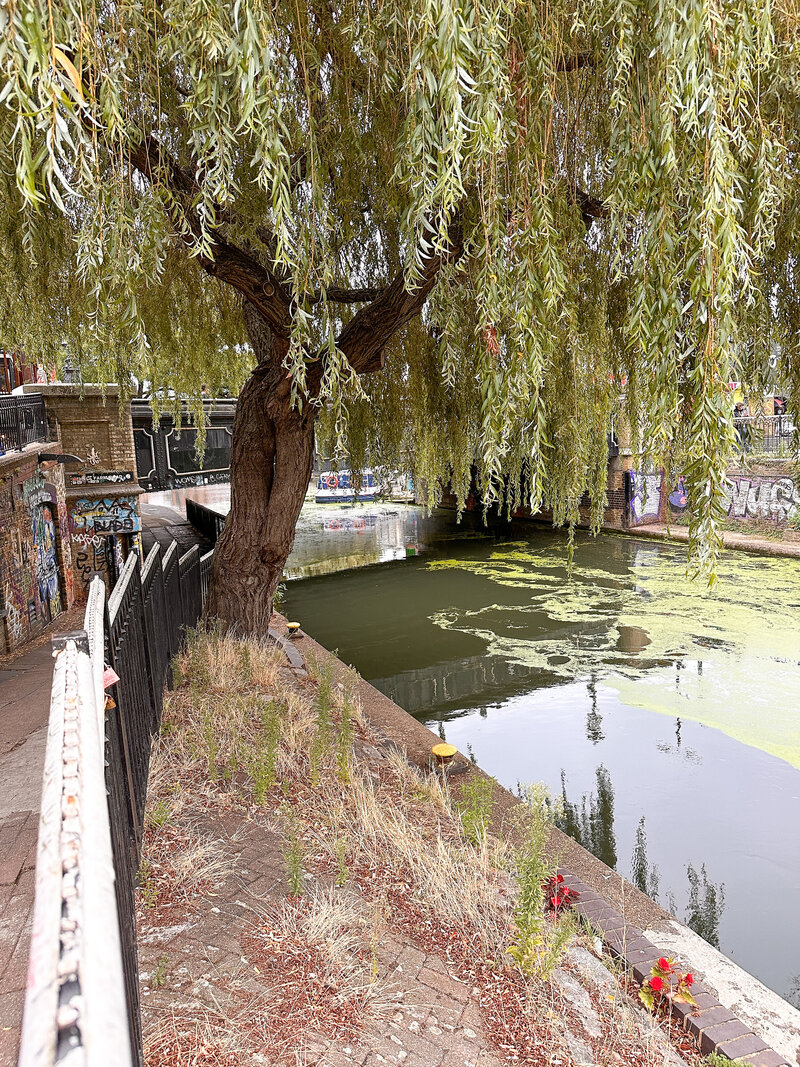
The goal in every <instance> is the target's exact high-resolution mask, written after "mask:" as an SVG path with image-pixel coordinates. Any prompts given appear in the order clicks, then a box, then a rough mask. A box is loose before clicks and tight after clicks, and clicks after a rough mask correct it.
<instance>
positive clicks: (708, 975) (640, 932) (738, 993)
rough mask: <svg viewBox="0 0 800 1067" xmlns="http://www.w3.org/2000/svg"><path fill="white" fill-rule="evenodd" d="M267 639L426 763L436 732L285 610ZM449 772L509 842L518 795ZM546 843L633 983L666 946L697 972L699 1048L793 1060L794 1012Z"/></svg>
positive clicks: (642, 903) (627, 892)
mask: <svg viewBox="0 0 800 1067" xmlns="http://www.w3.org/2000/svg"><path fill="white" fill-rule="evenodd" d="M269 638H270V640H272V641H274V642H275V643H276V644H278V645H279V646H280V647H281V648H282V649H283V651H284V653H285V655H286V657H287V659H288V661H289V664H290V666H291V667H292V668H293V669H294V670H295V671H304V670H305V659H306V657H308V656H311V657H314V658H316V660H317V661H319V662H324V661H326V660H327V661H329V663H330V664H331V665H332V667H333V671H334V675H335V676H337V677H339V678H340V679H342V680H343V679H344V678H345V677H348V678H349V679H350V680H351V681H352V680H353V676H354V675H355V679H356V691H357V693H358V696H359V698H360V700H361V704H362V708H363V712H364V715H365V717H366V718H367V719H368V721H369V722H370V724H371V725H372V727H373V729H374V731H375V743H376V745H378V746H379V747H384V748H392V747H396V748H398V749H400V750H401V751H402V752H403V753H404V755H405V756H406V758H407V759H409V760H410V762H412V763H414V764H416V765H417V766H418V767H420V768H421V769H425V770H429V769H430V766H431V762H430V761H431V754H430V753H431V747H432V746H433V745H434V744H436V743H437V742H438V741H440V740H441V738H439V737H438V735H436V734H434V733H433V732H432V731H431V730H429V729H428V728H427V727H426V726H423V725H422V723H420V722H418V721H417V720H416V719H415V718H414V717H413V716H412V715H410V714H409V713H408V712H407V711H405V710H404V709H403V708H401V707H400V706H399V705H397V704H395V703H394V702H393V701H392V700H390V699H389V698H388V697H387V696H385V695H384V694H383V693H381V692H380V691H379V690H377V689H375V688H374V686H372V685H370V684H369V683H368V682H365V681H364V680H363V679H362V678H360V677H359V676H358V675H357V674H355V672H354V671H352V670H351V668H350V667H348V666H347V665H346V664H344V663H343V662H342V661H341V660H339V659H338V658H337V657H336V656H335V655H334V654H333V653H331V652H329V651H328V649H326V648H324V647H323V646H322V645H320V644H319V643H318V642H316V641H314V640H313V639H312V638H310V637H308V635H306V634H305V633H304V632H303V631H302V630H301V631H299V633H298V634H297V636H295V637H293V638H291V639H290V638H289V637H287V629H286V620H285V619H284V618H283V617H282V616H280V615H273V618H272V625H271V626H270V629H269ZM452 770H453V771H454V773H456V774H459V773H460V774H463V775H465V777H466V776H470V775H471V776H478V777H482V778H486V779H487V780H490V781H491V782H492V786H493V790H494V800H495V805H494V812H493V816H492V831H493V832H494V833H497V834H498V835H502V836H504V837H505V838H506V839H508V840H511V841H512V842H513V837H514V831H513V830H512V829H510V825H511V823H512V820H511V819H510V818H509V815H510V814H511V813H512V812H513V810H514V809H515V808H517V807H518V805H519V804H521V803H522V801H521V800H520V799H519V798H518V797H516V796H514V795H513V794H512V793H510V792H509V791H508V790H507V789H505V788H503V786H501V785H499V784H498V783H497V782H496V781H495V780H494V779H490V778H489V776H488V775H487V774H485V772H483V771H482V770H481V769H480V768H479V767H477V766H475V765H474V764H473V763H471V762H470V761H469V760H467V759H466V758H465V757H461V759H460V762H457V763H456V764H455V765H454V767H453V768H452ZM550 847H551V849H552V851H553V853H554V854H555V855H556V856H557V857H558V860H559V872H560V873H561V874H562V875H563V876H564V880H565V884H566V885H568V886H569V887H570V888H571V889H574V890H576V891H577V892H578V893H579V898H578V901H577V904H576V908H575V910H576V912H577V914H578V915H579V917H580V918H581V919H582V920H583V922H584V923H586V924H587V925H588V926H589V927H590V928H591V929H592V930H594V931H595V932H596V933H597V935H598V936H599V937H600V938H601V939H602V941H603V944H604V946H605V948H606V949H607V951H608V952H609V954H610V955H611V956H612V957H613V958H614V959H616V960H618V961H620V962H622V963H623V964H624V965H625V967H626V968H627V970H628V971H629V972H631V973H632V974H633V977H634V979H635V980H636V981H637V982H639V983H640V982H641V981H642V980H643V979H644V978H645V977H646V976H647V975H648V974H650V968H651V967H652V965H653V964H654V963H655V962H656V960H657V959H659V957H661V956H663V955H665V954H672V955H680V957H681V959H682V963H683V965H685V966H687V967H688V968H689V969H691V970H692V971H693V972H694V973H695V974H696V975H698V976H699V977H697V979H696V981H695V984H694V986H693V992H694V993H695V999H696V1000H697V1007H696V1008H692V1007H691V1006H690V1005H687V1004H675V1005H673V1007H672V1014H673V1018H674V1019H675V1021H677V1022H678V1023H679V1024H680V1025H681V1026H683V1028H684V1029H685V1030H686V1031H687V1032H688V1033H689V1034H691V1035H692V1036H693V1037H694V1038H695V1040H696V1041H697V1045H698V1048H699V1050H700V1052H701V1054H702V1055H704V1056H707V1055H709V1054H711V1053H716V1054H717V1055H719V1056H722V1057H724V1058H727V1059H730V1060H736V1061H737V1062H741V1063H743V1064H748V1065H750V1067H800V1011H798V1010H797V1009H796V1008H793V1007H792V1006H791V1005H790V1004H788V1003H787V1002H786V1001H784V1000H783V999H782V998H781V997H779V996H778V995H777V994H776V993H773V992H772V991H771V990H769V989H767V988H766V987H765V986H763V985H762V983H760V982H759V981H758V980H757V979H756V978H754V977H753V976H752V975H749V974H748V973H747V972H746V971H744V970H742V969H741V968H739V967H738V966H737V965H736V964H735V963H733V961H731V960H729V959H728V958H727V957H725V956H723V955H722V954H721V953H719V952H717V951H716V950H715V949H712V948H711V947H710V946H708V945H706V943H705V942H702V940H701V939H700V938H699V937H698V936H697V935H696V934H693V933H692V932H691V931H690V930H689V929H688V928H687V927H684V926H683V925H682V924H681V923H679V922H678V921H677V920H676V919H675V918H674V916H672V915H670V914H669V912H667V911H665V910H664V909H663V908H661V907H660V906H659V905H658V904H656V903H655V902H654V901H652V900H650V898H649V897H647V896H645V894H644V893H642V892H641V891H640V890H638V889H637V888H636V887H635V886H634V885H632V884H631V883H630V882H628V881H626V880H625V879H624V878H622V877H620V875H618V874H617V873H616V872H615V871H612V870H611V869H610V868H609V867H607V866H606V865H605V864H604V863H602V862H601V861H600V860H598V859H597V858H596V857H595V856H593V855H592V854H591V853H589V852H587V850H586V849H584V848H583V847H582V846H581V845H579V844H578V843H577V842H576V841H574V840H572V838H569V837H567V836H566V835H565V834H563V833H562V832H561V831H560V830H558V829H556V828H554V829H553V831H552V835H551V842H550ZM648 935H649V936H648ZM687 946H688V948H689V950H690V951H692V949H694V951H693V952H692V957H693V958H687V952H686V948H687ZM723 971H724V972H726V976H725V977H724V978H723V977H721V976H722V972H723ZM714 983H716V986H715V984H714ZM726 991H727V994H728V995H726ZM723 1000H728V1001H729V1002H730V1003H731V1004H732V1007H730V1008H729V1007H727V1006H726V1005H725V1004H724V1003H723Z"/></svg>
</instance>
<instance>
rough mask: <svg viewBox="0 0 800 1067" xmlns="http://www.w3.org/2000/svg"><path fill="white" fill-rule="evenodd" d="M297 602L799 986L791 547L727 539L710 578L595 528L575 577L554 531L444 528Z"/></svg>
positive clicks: (706, 926)
mask: <svg viewBox="0 0 800 1067" xmlns="http://www.w3.org/2000/svg"><path fill="white" fill-rule="evenodd" d="M328 536H331V535H329V534H328V533H324V532H321V531H320V532H318V537H319V538H320V539H321V538H322V537H328ZM336 536H338V535H336ZM447 536H450V534H449V533H448V535H447ZM776 604H780V612H781V615H780V625H776V617H777V616H776ZM287 605H288V608H287V610H289V611H290V612H291V614H292V615H294V617H296V618H298V619H301V620H302V622H303V626H304V628H305V629H307V630H308V632H310V633H311V634H313V635H314V636H316V637H318V638H319V640H321V641H322V643H323V644H327V645H328V646H329V647H331V648H338V649H339V652H340V655H341V656H342V658H343V659H345V660H346V661H347V662H350V663H353V664H354V665H355V666H356V668H357V669H358V670H359V671H360V672H361V673H362V674H363V675H364V677H365V678H367V679H368V680H369V681H371V682H372V683H373V684H374V685H376V686H377V687H378V688H379V689H381V690H382V691H383V692H385V693H387V694H388V695H389V696H391V697H392V698H393V699H395V700H396V701H397V702H398V703H399V704H401V705H402V706H404V707H406V708H408V710H410V711H412V712H414V713H415V714H416V715H417V716H418V718H420V719H421V720H422V721H423V722H425V723H427V724H429V725H431V727H432V728H433V729H434V730H436V731H438V732H439V734H440V736H443V737H444V736H445V735H446V738H447V740H448V741H450V742H452V743H453V744H455V745H456V746H457V747H458V748H459V749H460V750H461V751H462V752H465V753H467V754H468V755H469V756H470V758H477V760H478V761H479V763H480V765H481V767H482V768H483V769H484V770H485V771H487V772H488V773H489V774H492V775H493V776H494V777H496V778H497V779H498V781H500V782H502V783H503V784H504V785H506V786H508V787H511V788H513V787H514V786H515V783H517V782H522V783H529V782H542V783H544V784H545V785H546V787H547V788H548V789H549V790H550V792H551V794H552V795H553V796H555V797H556V798H557V799H558V798H559V796H560V800H561V803H562V805H563V815H562V820H563V821H562V825H563V827H564V828H565V829H567V830H568V831H569V832H571V833H572V834H573V836H575V837H576V838H577V839H578V840H579V841H581V843H582V844H584V845H586V846H587V847H589V848H590V849H592V851H594V852H596V854H597V855H599V856H600V857H601V858H602V859H604V860H605V861H606V862H607V863H609V864H610V865H612V866H617V867H618V868H619V870H620V873H621V874H623V875H625V876H627V877H629V878H631V879H632V880H633V881H634V882H635V884H636V885H637V886H639V888H641V889H643V890H644V891H645V892H647V893H648V894H651V895H653V896H659V897H660V899H661V901H662V902H666V904H667V906H668V907H670V909H671V910H672V911H673V912H674V913H675V914H676V915H678V916H679V917H681V918H685V920H686V921H688V922H689V924H690V925H692V926H693V927H694V928H695V929H697V930H698V932H699V933H701V935H702V936H708V937H709V938H711V939H716V941H717V942H718V943H719V946H720V948H721V949H722V951H724V952H726V953H728V954H729V955H733V956H734V957H735V958H736V960H737V961H738V962H740V963H741V964H742V965H743V966H744V967H746V968H747V969H748V970H750V971H751V972H752V973H754V974H756V975H757V976H758V977H759V978H761V979H762V981H764V982H766V983H767V984H768V985H771V986H772V988H774V989H776V990H777V991H778V992H779V993H784V992H785V991H786V989H787V988H788V986H789V984H790V981H791V979H792V977H793V976H794V975H795V974H796V972H797V961H796V958H795V957H796V953H795V951H794V949H793V945H796V944H797V943H798V939H800V838H799V837H798V835H797V832H796V828H797V826H798V825H800V770H798V768H800V730H798V719H797V711H796V694H797V692H798V691H800V665H798V662H797V660H798V656H797V636H796V635H797V633H798V632H799V631H800V570H798V568H797V567H796V564H794V563H793V562H792V561H788V560H772V559H764V558H757V557H748V556H744V555H739V556H729V557H726V559H725V561H724V565H723V567H722V571H721V577H720V582H719V585H718V587H717V589H716V591H715V592H714V594H713V595H709V594H708V593H707V590H705V589H704V588H701V587H700V585H697V584H696V585H692V583H690V582H688V581H687V579H686V575H685V556H684V553H683V550H681V549H676V548H674V547H672V546H664V545H657V544H648V545H641V544H640V543H637V542H636V541H633V540H630V539H622V538H614V537H604V538H598V539H597V541H589V540H588V539H587V540H583V539H581V538H579V539H578V543H577V547H576V553H575V574H574V576H573V578H572V580H568V579H567V577H566V546H565V543H564V541H563V539H561V538H560V537H558V536H557V535H551V534H531V535H530V536H528V537H527V538H525V539H523V538H521V537H520V538H519V539H518V540H515V541H512V542H502V543H500V542H498V541H496V540H493V539H491V538H483V539H480V540H479V539H475V538H472V539H465V540H464V541H459V540H457V539H455V540H453V539H451V540H448V541H447V542H442V541H441V540H436V539H435V538H434V539H432V540H431V541H430V542H429V548H428V553H427V555H425V556H423V557H421V558H419V559H416V558H413V559H408V560H404V561H403V562H402V563H398V564H389V565H388V566H384V567H378V568H361V569H360V570H357V571H353V572H352V573H348V574H339V575H333V576H331V577H326V578H320V579H318V580H313V581H310V582H299V583H298V582H292V583H289V586H288V591H287ZM343 613H346V625H342V619H343ZM743 741H744V742H746V743H742V742H743ZM778 756H782V757H783V759H781V758H777V757H778ZM784 760H788V761H791V764H794V766H792V765H791V764H790V762H784ZM561 768H563V769H564V776H563V778H562V776H561V774H560V771H561ZM612 784H613V787H612ZM689 827H691V833H689V832H688V830H689ZM703 865H705V867H704V866H703ZM763 885H769V886H770V893H771V894H772V895H773V896H774V897H775V898H776V899H780V901H781V913H780V915H778V913H777V911H776V910H775V909H767V908H764V907H763V900H762V896H763V893H762V891H761V888H760V887H762V886H763ZM779 925H780V928H781V931H782V934H783V935H785V936H779V937H776V929H777V928H778V926H779Z"/></svg>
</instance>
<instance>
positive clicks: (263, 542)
mask: <svg viewBox="0 0 800 1067" xmlns="http://www.w3.org/2000/svg"><path fill="white" fill-rule="evenodd" d="M245 322H246V324H247V329H248V333H249V335H250V341H251V343H252V346H253V352H254V354H255V356H256V360H257V364H256V367H255V369H254V370H253V373H252V374H251V375H250V377H249V378H248V380H247V382H246V383H245V386H244V388H243V389H242V391H241V393H240V394H239V402H238V405H237V408H236V418H235V420H234V423H233V441H232V444H231V509H230V512H229V513H228V518H227V520H226V522H225V529H224V530H223V532H222V536H221V537H220V539H219V541H218V542H217V547H216V551H215V552H214V564H213V568H212V572H211V589H210V598H209V604H208V613H209V615H211V616H216V617H217V618H219V619H220V620H221V621H222V623H223V624H224V625H225V626H226V627H228V628H229V629H232V630H235V631H237V632H240V633H249V634H256V635H261V634H266V631H267V626H268V624H269V617H270V614H271V612H272V598H273V594H274V593H275V589H276V588H277V585H278V582H279V581H280V578H281V574H282V573H283V566H284V564H285V562H286V559H287V557H288V556H289V553H290V552H291V551H292V546H293V544H294V532H295V526H296V524H297V519H298V516H299V514H300V509H301V508H302V506H303V500H304V499H305V495H306V490H307V489H308V483H309V479H310V478H311V469H312V465H313V459H314V419H315V408H314V406H313V404H309V403H307V402H306V403H304V404H303V406H302V410H298V409H297V408H292V405H291V396H290V392H291V390H290V387H291V383H290V381H289V380H288V378H287V376H286V370H285V369H284V367H283V360H284V357H285V356H286V351H287V345H286V342H284V341H281V340H279V339H278V338H276V337H275V335H274V334H273V333H272V331H271V330H270V328H269V326H268V325H267V324H266V322H265V321H264V319H262V318H261V316H260V315H259V314H258V312H257V311H256V310H255V309H254V308H253V307H252V305H251V304H249V303H247V302H245Z"/></svg>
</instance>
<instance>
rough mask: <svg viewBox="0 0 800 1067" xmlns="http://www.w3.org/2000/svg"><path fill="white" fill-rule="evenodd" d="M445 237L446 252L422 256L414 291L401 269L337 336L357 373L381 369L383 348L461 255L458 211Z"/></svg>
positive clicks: (414, 313) (461, 242)
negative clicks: (419, 274) (446, 268)
mask: <svg viewBox="0 0 800 1067" xmlns="http://www.w3.org/2000/svg"><path fill="white" fill-rule="evenodd" d="M448 237H449V247H448V250H447V252H444V253H441V254H439V253H436V252H433V251H432V252H430V253H429V254H427V255H426V256H424V257H423V260H422V269H421V276H420V278H419V279H418V281H417V285H416V288H414V289H413V290H411V291H409V290H408V289H407V288H406V276H405V271H404V270H400V271H399V272H398V273H397V274H396V275H395V277H394V278H393V280H392V281H391V282H390V283H389V285H387V286H386V288H385V289H384V290H383V291H382V292H381V293H380V295H379V296H377V297H376V298H375V299H374V300H373V301H372V302H371V303H370V304H368V305H367V307H363V308H362V309H361V310H360V311H359V312H357V313H356V314H355V315H354V316H353V318H352V319H351V320H350V321H349V322H348V323H347V325H346V326H345V327H344V329H343V330H342V332H341V333H340V334H339V338H338V340H337V346H338V348H339V349H340V350H341V351H342V352H344V354H345V356H347V359H348V362H349V363H350V366H351V367H352V368H353V370H354V371H356V373H357V374H370V373H372V372H373V371H376V370H380V369H381V367H382V366H383V361H384V355H383V353H384V349H385V348H386V345H387V344H388V343H389V341H390V340H391V339H392V337H393V336H394V335H395V334H396V333H397V331H398V330H401V329H402V328H403V326H405V325H406V323H407V322H410V321H411V319H413V318H415V317H416V316H417V315H419V313H420V312H421V311H422V308H423V307H424V305H425V301H426V300H427V299H428V296H429V294H430V292H431V290H432V289H433V287H434V285H435V284H436V280H437V278H438V277H439V274H440V272H441V270H442V268H443V267H444V266H446V265H447V264H448V263H450V262H452V261H453V260H454V259H458V258H459V257H460V256H461V255H462V253H463V251H464V228H463V224H462V218H461V212H459V213H458V214H457V216H456V217H455V218H454V219H453V221H452V222H451V224H450V228H449V233H448Z"/></svg>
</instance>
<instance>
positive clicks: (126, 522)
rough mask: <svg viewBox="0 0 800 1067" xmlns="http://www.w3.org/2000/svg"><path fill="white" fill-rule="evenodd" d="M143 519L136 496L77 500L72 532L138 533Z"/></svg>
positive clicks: (74, 508) (73, 514) (74, 507)
mask: <svg viewBox="0 0 800 1067" xmlns="http://www.w3.org/2000/svg"><path fill="white" fill-rule="evenodd" d="M141 528H142V521H141V519H140V517H139V513H138V511H137V508H136V497H125V496H118V497H105V498H104V499H102V500H87V499H82V500H77V501H76V502H75V505H74V506H73V508H72V532H73V536H74V535H76V534H78V535H80V534H90V535H92V534H101V533H104V534H106V533H113V534H118V533H138V532H139V531H140V530H141Z"/></svg>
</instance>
